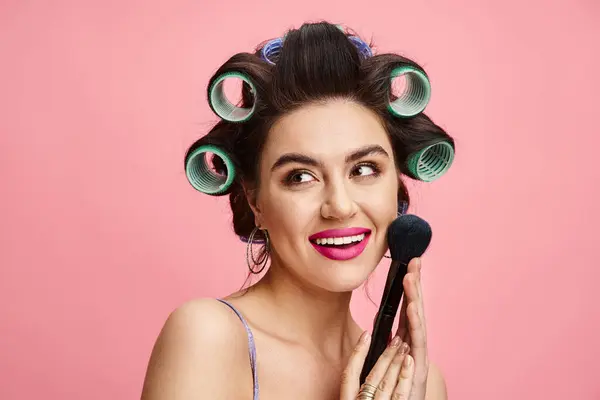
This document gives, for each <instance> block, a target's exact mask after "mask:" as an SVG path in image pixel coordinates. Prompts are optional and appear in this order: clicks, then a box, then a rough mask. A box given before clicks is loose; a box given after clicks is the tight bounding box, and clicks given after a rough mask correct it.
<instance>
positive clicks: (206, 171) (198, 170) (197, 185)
mask: <svg viewBox="0 0 600 400" xmlns="http://www.w3.org/2000/svg"><path fill="white" fill-rule="evenodd" d="M206 153H214V154H215V155H216V156H218V157H219V158H221V160H223V162H224V163H225V168H226V169H227V172H226V174H225V175H220V174H218V173H216V172H215V171H214V170H213V169H212V168H210V166H209V165H208V163H207V162H206ZM185 173H186V176H187V179H188V181H189V182H190V184H191V185H192V186H193V187H194V189H196V190H198V191H200V192H202V193H205V194H209V195H213V196H221V195H224V194H226V192H227V189H229V187H230V186H231V184H232V183H233V178H234V177H235V167H234V165H233V161H232V160H231V158H230V157H229V155H228V154H227V153H226V152H225V151H224V150H223V149H221V148H220V147H217V146H214V145H204V146H200V147H198V148H197V149H195V150H194V151H193V152H192V153H191V154H190V155H189V156H188V158H187V161H186V163H185Z"/></svg>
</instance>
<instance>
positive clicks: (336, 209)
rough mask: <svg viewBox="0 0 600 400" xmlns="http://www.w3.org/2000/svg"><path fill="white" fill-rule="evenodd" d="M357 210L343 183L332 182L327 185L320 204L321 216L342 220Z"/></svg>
mask: <svg viewBox="0 0 600 400" xmlns="http://www.w3.org/2000/svg"><path fill="white" fill-rule="evenodd" d="M357 210H358V207H357V205H356V203H355V202H354V199H353V198H352V195H351V193H349V192H348V188H347V187H346V185H345V184H344V183H342V182H340V183H336V184H333V183H332V184H330V185H329V186H328V188H327V189H326V194H325V199H324V201H323V204H322V205H321V215H322V216H323V218H326V219H333V220H338V221H343V220H346V219H348V218H350V217H352V216H353V215H354V214H356V212H357Z"/></svg>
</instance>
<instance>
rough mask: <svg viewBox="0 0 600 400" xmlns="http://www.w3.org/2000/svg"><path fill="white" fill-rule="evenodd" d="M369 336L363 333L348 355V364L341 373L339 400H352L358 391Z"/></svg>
mask: <svg viewBox="0 0 600 400" xmlns="http://www.w3.org/2000/svg"><path fill="white" fill-rule="evenodd" d="M370 343H371V334H370V333H369V332H368V331H364V332H363V334H362V335H361V336H360V339H359V340H358V343H357V344H356V346H354V350H353V351H352V354H351V355H350V359H349V360H348V364H347V365H346V368H345V369H344V371H343V372H342V386H341V388H340V400H354V398H355V397H356V394H357V393H358V390H359V389H360V373H361V371H362V367H363V365H364V363H365V359H366V358H367V353H368V352H369V345H370Z"/></svg>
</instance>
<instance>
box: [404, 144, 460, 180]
mask: <svg viewBox="0 0 600 400" xmlns="http://www.w3.org/2000/svg"><path fill="white" fill-rule="evenodd" d="M452 161H454V147H452V145H451V144H450V143H449V142H447V141H441V142H437V143H434V144H432V145H429V146H427V147H425V148H424V149H422V150H419V151H416V152H414V153H412V154H411V155H409V156H408V159H407V160H406V165H407V167H408V171H409V172H410V173H411V174H412V176H413V177H414V178H416V179H418V180H421V181H423V182H432V181H434V180H436V179H438V178H439V177H441V176H442V175H444V174H445V173H446V171H448V169H449V168H450V166H451V165H452Z"/></svg>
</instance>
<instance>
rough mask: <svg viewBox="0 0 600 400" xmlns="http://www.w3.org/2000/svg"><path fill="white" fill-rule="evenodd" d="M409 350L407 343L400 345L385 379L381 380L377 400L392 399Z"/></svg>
mask: <svg viewBox="0 0 600 400" xmlns="http://www.w3.org/2000/svg"><path fill="white" fill-rule="evenodd" d="M409 350H410V349H409V347H408V345H407V344H406V343H402V344H401V345H400V348H399V349H398V351H397V352H396V355H395V356H394V358H393V360H392V363H391V364H390V366H389V367H388V369H387V371H386V372H385V375H384V377H383V378H382V379H381V381H379V385H378V387H377V389H378V390H377V395H376V396H375V400H388V399H391V398H392V394H393V392H394V389H395V388H396V385H397V383H398V377H399V376H400V370H401V369H402V362H403V361H404V356H405V355H406V354H408V352H409Z"/></svg>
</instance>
